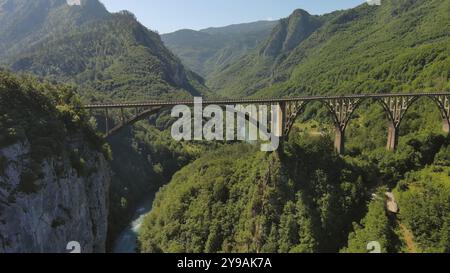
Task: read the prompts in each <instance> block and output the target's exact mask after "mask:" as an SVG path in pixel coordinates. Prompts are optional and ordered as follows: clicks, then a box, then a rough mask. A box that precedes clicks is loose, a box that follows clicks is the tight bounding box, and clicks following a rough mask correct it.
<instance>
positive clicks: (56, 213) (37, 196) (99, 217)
mask: <svg viewBox="0 0 450 273" xmlns="http://www.w3.org/2000/svg"><path fill="white" fill-rule="evenodd" d="M65 145H66V147H67V148H68V150H71V151H77V153H78V154H79V155H81V157H82V158H84V159H85V160H86V161H85V165H86V166H89V167H88V168H85V170H84V171H80V168H78V167H77V164H74V160H73V156H71V155H68V154H67V153H64V154H63V155H61V156H58V157H53V158H48V159H46V160H44V161H43V162H42V163H41V164H39V165H38V166H32V165H33V164H32V160H31V157H30V145H29V143H28V142H25V143H16V144H14V145H10V146H8V147H5V148H3V149H0V159H1V161H2V163H1V164H0V167H1V168H0V253H1V252H3V253H5V252H6V253H9V252H14V253H17V252H19V253H23V252H27V253H30V252H31V253H36V252H37V253H41V252H45V253H48V252H51V253H54V252H56V253H61V252H63V253H64V252H69V251H68V250H66V246H67V244H68V243H69V242H71V241H76V242H79V243H80V246H81V251H82V252H88V253H90V252H104V251H105V242H106V232H107V216H108V195H109V194H108V191H109V183H110V176H111V173H110V170H109V167H108V163H107V161H106V160H105V158H104V156H103V155H102V154H101V153H98V152H93V151H92V150H90V149H89V148H88V147H86V145H85V144H84V142H83V141H81V140H71V141H69V140H68V141H66V144H65ZM74 165H75V167H74Z"/></svg>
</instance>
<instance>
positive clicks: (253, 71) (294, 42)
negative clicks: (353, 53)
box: [208, 9, 333, 96]
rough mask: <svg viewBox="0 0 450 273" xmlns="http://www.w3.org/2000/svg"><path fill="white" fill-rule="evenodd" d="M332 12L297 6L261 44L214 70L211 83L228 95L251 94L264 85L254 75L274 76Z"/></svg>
mask: <svg viewBox="0 0 450 273" xmlns="http://www.w3.org/2000/svg"><path fill="white" fill-rule="evenodd" d="M332 16H333V15H328V16H314V15H310V14H309V13H308V12H306V11H304V10H301V9H298V10H295V11H294V12H293V13H292V15H291V16H289V17H288V18H285V19H281V20H279V21H278V22H277V24H276V25H275V26H274V28H273V29H272V30H271V32H270V33H269V35H267V37H266V38H265V39H264V40H263V41H262V42H261V43H260V44H259V45H258V46H257V48H255V49H254V50H251V51H249V52H248V53H247V54H246V55H243V56H242V57H240V58H238V59H235V60H234V61H233V62H231V63H230V64H229V65H227V66H226V67H223V69H221V70H217V71H215V72H214V73H212V74H211V75H210V76H209V77H208V84H209V85H210V87H211V88H212V89H213V90H218V91H220V92H221V93H223V94H225V95H231V96H247V95H250V94H252V93H254V92H255V91H254V89H259V88H261V87H262V86H261V85H260V84H259V83H258V82H257V81H253V79H256V78H258V80H262V81H261V84H263V83H264V82H265V80H267V79H268V78H270V77H271V75H272V70H273V67H274V66H275V65H276V64H277V63H278V62H280V60H282V59H283V58H285V56H286V55H288V54H289V53H290V52H291V51H292V50H293V49H294V48H296V47H297V46H298V45H299V44H300V43H301V42H303V41H304V40H305V39H307V38H308V37H309V36H310V35H311V34H312V33H314V31H316V30H317V29H318V28H319V27H321V26H322V24H323V23H324V22H325V21H326V20H327V19H328V18H330V17H332ZM255 75H258V76H257V77H255ZM253 85H254V86H253ZM228 90H230V92H229V91H228ZM231 90H233V91H231ZM234 90H237V92H234Z"/></svg>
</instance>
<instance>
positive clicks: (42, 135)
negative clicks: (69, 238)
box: [0, 70, 110, 180]
mask: <svg viewBox="0 0 450 273" xmlns="http://www.w3.org/2000/svg"><path fill="white" fill-rule="evenodd" d="M78 106H80V102H79V97H78V96H77V95H76V94H75V93H74V92H73V90H72V89H71V88H70V87H67V86H55V85H52V84H50V83H48V82H45V81H44V82H42V81H38V80H37V79H35V78H33V77H31V76H20V77H19V76H15V75H13V74H11V73H9V72H6V71H3V70H0V148H4V147H7V146H10V145H13V144H17V143H26V144H29V145H30V152H31V155H30V156H31V159H32V163H31V164H30V173H29V174H27V175H25V177H28V178H29V179H28V180H30V179H31V180H32V179H36V178H37V176H38V175H39V169H40V163H42V160H44V159H48V158H50V157H55V156H61V155H63V154H66V153H70V156H71V161H72V165H73V167H74V168H75V169H76V170H78V171H79V172H80V174H82V173H83V171H84V170H83V168H84V166H83V159H82V158H80V156H79V155H77V154H76V151H72V150H70V149H69V148H68V147H69V146H68V141H69V140H70V139H85V140H87V142H88V143H89V145H90V148H91V149H94V150H97V151H99V152H103V153H104V155H105V156H106V157H107V158H108V157H110V151H109V146H107V145H106V144H104V142H103V140H102V139H101V138H100V136H99V135H97V134H96V133H95V132H94V130H93V129H92V128H91V127H90V126H89V123H88V117H87V116H86V115H85V113H83V112H82V111H80V109H79V108H78ZM0 161H1V162H2V163H0V173H3V168H2V167H4V166H5V164H6V162H3V160H2V159H0Z"/></svg>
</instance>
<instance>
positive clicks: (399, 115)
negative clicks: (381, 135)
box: [382, 96, 418, 151]
mask: <svg viewBox="0 0 450 273" xmlns="http://www.w3.org/2000/svg"><path fill="white" fill-rule="evenodd" d="M417 99H418V97H412V96H396V97H386V98H384V99H383V100H382V104H383V108H384V110H385V111H386V113H387V115H388V118H389V124H388V140H387V145H386V149H387V150H389V151H394V150H396V149H397V145H398V139H399V131H400V124H401V122H402V120H403V118H404V116H405V114H406V112H407V111H408V109H409V107H411V105H412V104H413V102H414V101H416V100H417Z"/></svg>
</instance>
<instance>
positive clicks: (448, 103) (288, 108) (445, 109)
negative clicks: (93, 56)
mask: <svg viewBox="0 0 450 273" xmlns="http://www.w3.org/2000/svg"><path fill="white" fill-rule="evenodd" d="M422 97H425V98H429V99H431V100H432V101H433V102H434V103H435V105H436V106H437V107H438V109H439V111H440V113H441V117H442V123H443V130H444V132H445V133H447V134H448V133H449V131H450V93H412V94H368V95H347V96H305V97H293V98H281V99H229V100H205V101H203V103H202V105H203V106H208V105H219V106H224V107H225V106H227V105H250V104H256V105H279V106H280V107H279V109H280V110H279V111H280V113H278V117H280V118H281V122H280V125H279V128H275V129H276V130H277V131H278V135H279V136H281V137H282V138H284V139H286V138H287V137H288V136H289V132H290V130H291V128H292V127H293V125H294V123H295V120H296V119H297V117H298V116H299V115H300V114H301V113H302V112H303V110H304V109H305V107H306V106H307V105H308V104H309V103H312V102H321V103H322V104H324V105H325V106H326V108H327V109H328V111H329V113H330V115H331V116H332V118H333V122H334V126H335V132H336V133H335V144H334V146H335V149H336V151H337V152H338V153H340V154H342V153H344V144H345V130H346V128H347V126H348V124H349V122H350V120H351V119H352V116H353V114H354V112H355V110H356V109H357V108H358V107H359V106H360V105H361V104H362V102H364V101H366V100H371V101H373V102H375V103H380V104H381V106H382V107H383V109H384V111H385V113H386V116H387V120H388V126H389V127H388V128H389V130H388V131H389V132H388V140H387V146H386V147H387V149H388V150H395V149H396V148H397V144H398V138H399V128H400V124H401V122H402V120H403V118H404V117H405V114H406V113H407V111H408V110H409V109H410V107H411V106H412V105H413V104H414V103H415V102H416V101H417V100H418V99H420V98H422ZM176 105H187V106H194V105H195V103H194V100H181V101H150V102H141V103H111V104H88V105H85V106H83V107H82V108H83V109H86V110H89V111H90V112H93V111H101V112H102V113H103V115H104V118H105V138H109V137H111V136H113V135H115V134H117V133H118V132H119V131H120V130H121V129H123V128H124V127H126V126H129V125H132V124H134V123H135V122H137V121H139V120H142V119H145V118H148V117H149V116H151V115H153V114H156V113H158V112H160V111H162V110H164V109H166V108H171V107H174V106H176ZM113 111H119V117H120V121H119V122H115V123H114V121H113V120H112V119H111V112H113ZM130 112H131V113H132V114H131V116H130V114H129V113H130Z"/></svg>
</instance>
